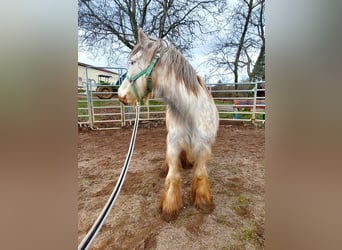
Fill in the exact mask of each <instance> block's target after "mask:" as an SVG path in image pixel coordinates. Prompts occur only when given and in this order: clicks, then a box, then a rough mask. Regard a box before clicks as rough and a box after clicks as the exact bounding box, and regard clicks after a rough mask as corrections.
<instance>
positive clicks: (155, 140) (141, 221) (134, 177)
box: [78, 125, 265, 249]
mask: <svg viewBox="0 0 342 250" xmlns="http://www.w3.org/2000/svg"><path fill="white" fill-rule="evenodd" d="M131 133H132V129H131V128H126V129H118V130H106V131H79V141H78V162H79V163H78V181H79V197H78V219H79V220H78V242H80V241H81V240H82V239H83V237H84V236H85V234H86V233H87V231H88V230H89V229H90V227H91V226H92V224H93V223H94V221H95V220H96V218H97V216H98V214H99V213H100V211H101V210H102V208H103V206H104V204H105V203H106V201H107V199H108V197H109V195H110V194H111V192H112V189H113V188H114V186H115V184H116V180H117V178H118V176H119V174H120V171H121V167H122V165H123V163H124V160H125V157H126V153H127V150H128V146H129V142H130V137H131ZM264 137H265V130H264V129H263V128H255V127H253V126H231V125H221V126H220V128H219V132H218V136H217V139H216V143H215V145H214V146H213V149H212V152H213V156H212V158H211V159H210V160H209V162H208V166H207V169H208V173H209V181H210V184H211V190H212V194H213V199H214V202H215V205H216V208H215V210H214V211H213V212H212V213H211V214H202V213H201V212H199V211H198V210H197V209H196V208H194V207H193V206H192V205H191V204H190V199H189V194H190V188H191V180H192V171H191V170H189V169H187V170H186V169H182V195H183V202H184V208H183V209H182V211H181V212H180V215H179V217H178V219H177V220H175V221H172V222H170V223H168V222H165V221H163V219H162V218H161V216H160V213H159V209H158V208H159V198H160V195H161V191H162V189H163V184H164V178H163V177H161V176H160V168H161V166H162V164H163V161H164V157H165V150H166V128H165V127H164V126H156V127H154V126H150V127H149V128H148V127H147V126H143V125H142V126H140V127H139V129H138V134H137V141H136V145H135V149H134V155H133V158H132V161H131V164H130V167H129V170H128V173H127V176H126V180H125V183H124V185H123V187H122V190H121V193H120V195H119V197H118V198H117V200H116V203H115V205H114V207H113V209H112V210H111V212H110V214H109V216H108V217H107V220H106V222H105V223H104V225H103V227H102V229H101V231H100V232H99V234H98V235H97V237H96V239H95V240H94V242H93V244H92V246H91V248H90V249H264V241H265V233H264V225H265V167H264V153H265V152H264V151H265V138H264Z"/></svg>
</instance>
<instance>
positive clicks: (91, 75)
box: [77, 62, 125, 90]
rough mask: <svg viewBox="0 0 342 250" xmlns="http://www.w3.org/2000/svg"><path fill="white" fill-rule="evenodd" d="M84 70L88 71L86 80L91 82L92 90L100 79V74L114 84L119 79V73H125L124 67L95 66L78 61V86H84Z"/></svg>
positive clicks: (83, 87)
mask: <svg viewBox="0 0 342 250" xmlns="http://www.w3.org/2000/svg"><path fill="white" fill-rule="evenodd" d="M86 72H88V81H89V82H90V84H91V88H92V90H95V89H96V84H97V83H98V82H99V81H100V76H102V77H104V78H105V79H106V80H107V79H108V81H109V82H110V83H111V84H114V83H115V82H116V81H117V80H118V79H119V77H120V75H122V74H123V73H125V69H123V68H114V69H112V68H103V67H95V66H93V65H89V64H85V63H81V62H78V84H77V85H78V88H82V89H85V88H86V81H87V74H86ZM102 79H103V78H102Z"/></svg>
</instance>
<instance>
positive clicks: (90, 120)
mask: <svg viewBox="0 0 342 250" xmlns="http://www.w3.org/2000/svg"><path fill="white" fill-rule="evenodd" d="M207 86H208V90H209V92H210V93H211V95H212V96H213V98H214V101H215V103H216V106H217V109H218V112H219V118H220V121H228V122H229V121H232V122H236V121H242V122H251V123H264V122H265V108H266V104H265V91H266V89H265V82H253V83H251V82H248V83H234V84H215V85H214V84H209V85H207ZM98 93H99V92H96V91H94V90H93V87H92V86H90V83H89V82H88V81H87V84H86V88H84V87H83V88H82V87H81V88H79V89H78V125H79V126H89V127H90V128H91V129H96V130H103V129H118V128H121V127H123V126H126V125H128V124H132V122H134V120H135V110H134V108H135V107H134V106H124V105H122V103H120V102H119V100H118V95H117V94H118V93H117V92H116V91H113V92H109V93H112V94H113V97H112V98H111V99H99V97H98V96H97V94H98ZM165 116H166V104H165V103H164V102H163V100H162V99H159V98H155V99H150V100H149V101H148V102H147V103H146V104H145V105H141V109H140V117H139V118H140V120H141V121H160V122H164V121H165Z"/></svg>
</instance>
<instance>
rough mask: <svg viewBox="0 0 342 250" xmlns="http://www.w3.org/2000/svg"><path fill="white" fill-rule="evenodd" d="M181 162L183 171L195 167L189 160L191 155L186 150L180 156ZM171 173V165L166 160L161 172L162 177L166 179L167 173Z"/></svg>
mask: <svg viewBox="0 0 342 250" xmlns="http://www.w3.org/2000/svg"><path fill="white" fill-rule="evenodd" d="M179 160H180V162H181V165H182V168H183V169H191V168H192V167H193V162H192V161H191V160H190V159H189V154H188V153H186V151H185V150H183V151H182V152H181V153H180V155H179ZM168 171H169V163H168V160H167V159H165V161H164V163H163V165H162V167H161V172H160V176H161V177H166V175H167V173H168Z"/></svg>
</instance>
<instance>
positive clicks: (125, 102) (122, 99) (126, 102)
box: [119, 95, 128, 105]
mask: <svg viewBox="0 0 342 250" xmlns="http://www.w3.org/2000/svg"><path fill="white" fill-rule="evenodd" d="M119 101H120V102H122V103H123V104H125V105H127V104H128V101H127V95H125V96H123V97H122V96H120V95H119Z"/></svg>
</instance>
